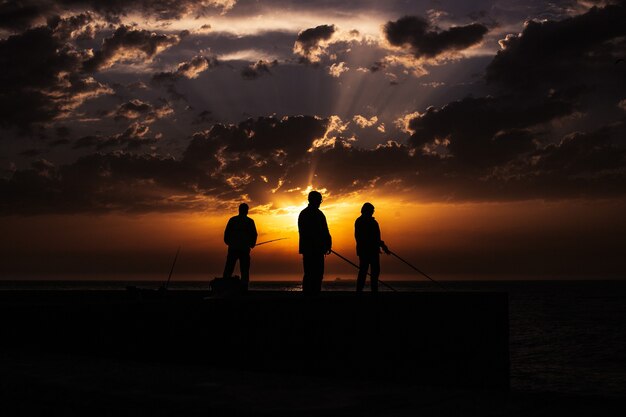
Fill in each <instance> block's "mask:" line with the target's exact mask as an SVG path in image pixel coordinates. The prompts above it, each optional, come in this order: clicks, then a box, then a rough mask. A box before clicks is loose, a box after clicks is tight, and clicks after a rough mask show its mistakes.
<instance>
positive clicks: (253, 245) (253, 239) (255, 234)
mask: <svg viewBox="0 0 626 417" xmlns="http://www.w3.org/2000/svg"><path fill="white" fill-rule="evenodd" d="M250 226H251V228H250V229H251V230H250V232H251V233H250V234H251V238H252V239H251V241H252V245H251V246H250V248H251V249H252V248H253V247H255V246H256V239H257V237H259V234H258V233H257V231H256V225H255V224H254V220H252V219H250Z"/></svg>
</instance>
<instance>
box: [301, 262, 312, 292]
mask: <svg viewBox="0 0 626 417" xmlns="http://www.w3.org/2000/svg"><path fill="white" fill-rule="evenodd" d="M311 263H312V262H311V255H310V254H308V253H303V254H302V267H303V269H304V276H303V277H302V292H303V293H304V294H309V293H310V292H311V276H312V271H311Z"/></svg>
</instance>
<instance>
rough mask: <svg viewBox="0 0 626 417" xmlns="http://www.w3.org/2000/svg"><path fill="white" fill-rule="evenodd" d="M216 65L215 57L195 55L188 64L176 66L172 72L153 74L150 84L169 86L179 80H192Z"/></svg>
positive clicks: (217, 62)
mask: <svg viewBox="0 0 626 417" xmlns="http://www.w3.org/2000/svg"><path fill="white" fill-rule="evenodd" d="M218 65H219V61H218V60H217V58H216V57H206V56H203V55H197V56H195V57H193V58H192V59H191V60H190V61H188V62H182V63H180V64H178V67H177V68H176V70H174V71H165V72H159V73H157V74H154V75H153V77H152V82H154V83H156V84H168V83H169V84H171V83H174V82H175V81H176V80H179V79H181V78H188V79H194V78H197V77H198V75H200V74H201V73H202V72H204V71H206V70H208V69H211V68H215V67H217V66H218Z"/></svg>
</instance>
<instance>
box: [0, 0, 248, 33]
mask: <svg viewBox="0 0 626 417" xmlns="http://www.w3.org/2000/svg"><path fill="white" fill-rule="evenodd" d="M236 3H237V2H236V0H177V1H167V0H166V1H163V0H106V1H102V0H21V1H5V2H2V3H0V28H4V29H9V30H13V31H19V30H26V29H29V28H31V27H32V26H33V25H36V24H41V23H43V22H44V21H45V20H46V19H48V18H51V17H55V16H58V15H61V16H64V15H67V14H68V13H71V12H73V11H75V10H81V11H82V10H90V11H91V12H92V13H97V14H99V15H101V16H102V17H103V18H106V19H107V20H108V21H110V22H112V23H117V21H118V20H119V17H121V16H127V15H131V14H141V15H143V16H144V17H152V18H156V19H158V20H172V19H180V18H182V17H185V16H194V17H199V16H202V15H205V14H208V13H212V12H213V11H215V10H219V11H221V12H222V13H226V12H227V11H229V10H230V9H232V8H233V7H234V6H235V4H236Z"/></svg>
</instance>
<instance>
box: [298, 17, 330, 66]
mask: <svg viewBox="0 0 626 417" xmlns="http://www.w3.org/2000/svg"><path fill="white" fill-rule="evenodd" d="M336 30H337V29H336V27H335V25H319V26H316V27H314V28H310V29H306V30H303V31H302V32H300V33H298V38H297V39H296V42H295V43H294V45H293V52H294V53H295V54H297V55H300V56H301V58H302V60H303V62H310V63H317V62H320V60H321V56H322V55H323V54H324V53H325V52H326V47H327V46H328V41H329V40H330V39H331V38H332V36H333V34H334V33H335V32H336Z"/></svg>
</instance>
